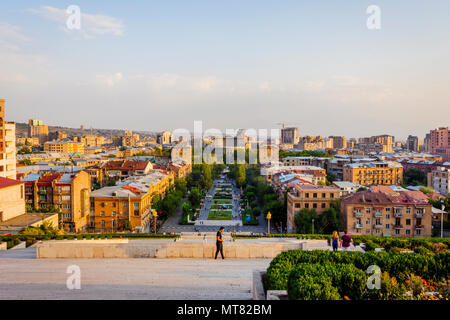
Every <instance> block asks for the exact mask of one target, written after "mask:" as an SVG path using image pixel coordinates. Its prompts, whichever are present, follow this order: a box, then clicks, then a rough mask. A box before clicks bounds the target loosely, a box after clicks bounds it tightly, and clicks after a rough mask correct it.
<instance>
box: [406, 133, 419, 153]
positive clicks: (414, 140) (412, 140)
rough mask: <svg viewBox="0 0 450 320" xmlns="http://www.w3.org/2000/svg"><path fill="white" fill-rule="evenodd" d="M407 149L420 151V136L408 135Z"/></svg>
mask: <svg viewBox="0 0 450 320" xmlns="http://www.w3.org/2000/svg"><path fill="white" fill-rule="evenodd" d="M406 149H407V150H408V151H414V152H419V138H418V137H416V136H408V138H407V139H406Z"/></svg>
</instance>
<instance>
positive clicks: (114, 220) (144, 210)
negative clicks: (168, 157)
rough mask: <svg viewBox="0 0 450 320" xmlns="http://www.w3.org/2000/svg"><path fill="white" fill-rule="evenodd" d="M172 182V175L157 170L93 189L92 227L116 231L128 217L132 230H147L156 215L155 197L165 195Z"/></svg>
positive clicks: (95, 229)
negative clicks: (153, 202) (153, 213)
mask: <svg viewBox="0 0 450 320" xmlns="http://www.w3.org/2000/svg"><path fill="white" fill-rule="evenodd" d="M172 178H173V175H172ZM172 184H173V180H171V177H170V175H168V174H165V173H163V172H161V171H156V172H152V173H150V174H148V175H145V176H140V177H131V178H128V179H126V180H124V181H121V182H119V183H118V185H116V186H113V187H104V188H101V189H99V190H95V191H93V192H92V193H91V215H90V225H89V228H90V231H95V232H115V231H117V230H121V229H123V228H124V227H125V225H126V223H127V221H129V224H130V226H131V229H132V230H144V229H145V228H146V227H148V224H149V222H150V219H151V217H152V210H151V205H152V200H153V197H154V196H155V195H160V196H162V197H164V195H165V193H166V191H167V189H168V188H169V187H170V185H172Z"/></svg>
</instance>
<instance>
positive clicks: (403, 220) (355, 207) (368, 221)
mask: <svg viewBox="0 0 450 320" xmlns="http://www.w3.org/2000/svg"><path fill="white" fill-rule="evenodd" d="M431 207H432V206H431V204H429V203H428V202H426V201H423V200H419V199H416V198H413V197H411V196H408V195H407V194H405V193H403V192H397V193H395V194H392V195H388V194H385V193H382V192H372V191H363V192H356V193H353V194H350V195H348V196H346V197H343V198H342V199H341V213H342V223H343V225H344V228H345V230H347V231H348V232H349V233H351V234H356V235H375V236H381V235H383V236H399V237H431V233H432V231H431V224H432V208H431Z"/></svg>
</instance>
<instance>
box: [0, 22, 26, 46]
mask: <svg viewBox="0 0 450 320" xmlns="http://www.w3.org/2000/svg"><path fill="white" fill-rule="evenodd" d="M0 39H3V41H6V40H9V41H14V42H25V41H29V40H30V38H28V37H27V36H25V35H24V34H22V33H21V32H20V28H19V27H17V26H13V25H10V24H8V23H0Z"/></svg>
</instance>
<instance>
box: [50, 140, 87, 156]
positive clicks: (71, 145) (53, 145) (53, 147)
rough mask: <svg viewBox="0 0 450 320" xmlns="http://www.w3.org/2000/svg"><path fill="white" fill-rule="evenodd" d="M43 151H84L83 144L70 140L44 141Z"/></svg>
mask: <svg viewBox="0 0 450 320" xmlns="http://www.w3.org/2000/svg"><path fill="white" fill-rule="evenodd" d="M44 151H48V152H58V153H81V154H83V153H84V144H83V143H81V142H74V141H71V140H60V141H56V140H54V141H47V142H45V143H44Z"/></svg>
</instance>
